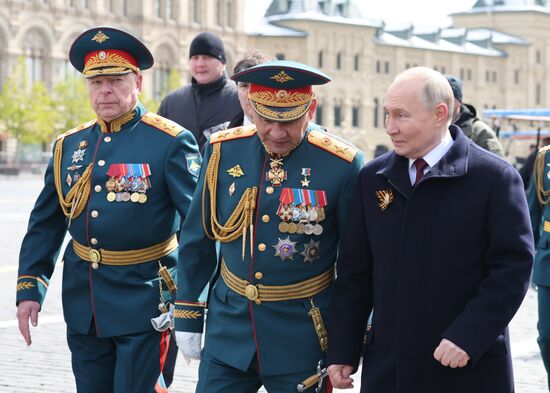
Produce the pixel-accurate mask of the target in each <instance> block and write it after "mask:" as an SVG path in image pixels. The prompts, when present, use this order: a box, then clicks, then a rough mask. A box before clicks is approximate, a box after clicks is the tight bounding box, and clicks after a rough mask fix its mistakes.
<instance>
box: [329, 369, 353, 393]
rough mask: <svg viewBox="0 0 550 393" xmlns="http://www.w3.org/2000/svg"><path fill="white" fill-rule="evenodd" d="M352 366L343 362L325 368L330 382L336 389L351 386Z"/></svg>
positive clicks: (349, 387)
mask: <svg viewBox="0 0 550 393" xmlns="http://www.w3.org/2000/svg"><path fill="white" fill-rule="evenodd" d="M352 372H353V367H352V366H348V365H345V364H331V365H330V366H328V368H327V373H328V376H329V377H330V383H332V386H334V387H335V388H337V389H351V388H353V378H350V375H351V373H352Z"/></svg>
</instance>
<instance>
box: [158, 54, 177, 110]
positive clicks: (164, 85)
mask: <svg viewBox="0 0 550 393" xmlns="http://www.w3.org/2000/svg"><path fill="white" fill-rule="evenodd" d="M174 63H175V62H174V60H173V56H172V52H171V51H170V49H169V48H168V47H166V46H161V47H160V48H159V49H158V50H157V53H156V56H155V71H154V73H153V96H154V98H155V99H156V100H159V101H160V100H161V99H162V98H163V97H164V96H165V95H166V94H167V93H168V92H169V90H170V74H171V72H172V67H171V66H172V64H174Z"/></svg>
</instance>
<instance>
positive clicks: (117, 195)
mask: <svg viewBox="0 0 550 393" xmlns="http://www.w3.org/2000/svg"><path fill="white" fill-rule="evenodd" d="M69 59H70V61H71V63H72V65H73V66H74V67H75V68H76V69H77V70H78V71H79V72H81V73H82V74H83V76H84V78H86V85H87V87H88V93H89V98H90V104H91V106H92V108H93V109H94V111H95V112H96V114H97V119H94V120H92V121H89V122H87V123H85V124H82V125H80V126H77V127H75V128H74V129H72V130H69V131H67V132H66V133H64V134H62V135H60V136H59V137H58V138H57V140H56V141H55V144H54V156H53V158H52V160H50V164H49V165H48V168H47V170H46V175H45V185H44V188H43V190H42V192H41V194H40V196H39V197H38V200H37V202H36V205H35V207H34V209H33V211H32V213H31V218H30V220H29V228H28V231H27V234H26V236H25V239H24V240H23V244H22V245H21V253H20V261H19V273H18V279H17V318H18V321H19V330H20V331H21V335H22V336H23V338H24V339H25V341H26V343H27V345H31V334H30V329H29V319H30V321H31V323H32V325H33V326H37V323H38V313H39V311H40V308H41V305H42V303H43V301H44V297H45V295H46V291H47V288H48V283H49V280H50V278H51V276H52V273H53V271H54V267H55V261H56V259H57V254H58V253H59V251H60V248H61V245H62V243H63V239H64V237H65V234H66V232H69V234H70V236H71V241H70V243H69V245H68V246H67V248H66V250H65V253H64V255H63V261H64V264H63V313H64V317H65V321H66V323H67V343H68V345H69V348H70V350H71V356H72V366H73V372H74V375H75V380H76V389H77V391H78V392H79V393H97V392H110V393H129V392H132V393H151V392H153V391H157V392H161V391H163V390H158V389H161V387H160V386H155V385H156V382H157V379H158V378H159V376H160V373H161V371H162V368H163V364H164V360H165V356H166V349H167V347H168V338H169V335H170V334H169V330H168V329H169V327H170V313H169V308H170V304H169V303H170V293H171V292H174V291H175V283H174V280H173V278H172V275H174V274H175V267H176V259H177V258H178V253H177V249H178V240H177V233H178V231H179V228H180V220H182V219H184V218H185V216H186V215H187V209H188V207H189V204H190V202H191V197H192V194H193V191H194V189H195V185H196V181H197V176H198V174H199V169H200V155H199V152H198V147H197V144H196V142H195V139H194V138H193V136H192V135H191V133H190V132H189V131H187V130H185V129H183V127H181V126H179V125H177V124H175V123H174V122H172V121H170V120H167V119H164V118H162V117H161V116H158V115H156V114H154V113H151V112H148V111H147V110H146V109H145V108H144V107H143V105H142V104H141V103H140V102H139V98H138V97H139V93H140V91H141V86H142V75H141V70H145V69H148V68H150V67H151V66H152V65H153V57H152V56H151V53H150V52H149V50H148V49H147V48H146V47H145V45H143V43H141V42H140V41H139V40H138V39H137V38H135V37H134V36H132V35H130V34H128V33H126V32H124V31H121V30H118V29H114V28H111V27H97V28H93V29H90V30H88V31H85V32H84V33H82V34H81V35H80V36H79V37H78V38H76V40H75V41H74V43H73V45H72V47H71V50H70V53H69ZM151 146H153V148H151ZM159 382H160V383H162V380H160V381H159ZM157 388H158V389H157ZM155 389H156V390H155Z"/></svg>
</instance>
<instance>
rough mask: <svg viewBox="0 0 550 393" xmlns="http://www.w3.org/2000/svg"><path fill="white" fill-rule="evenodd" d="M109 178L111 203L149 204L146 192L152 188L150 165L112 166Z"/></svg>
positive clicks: (107, 186)
mask: <svg viewBox="0 0 550 393" xmlns="http://www.w3.org/2000/svg"><path fill="white" fill-rule="evenodd" d="M107 176H109V180H107V182H106V183H105V188H106V189H107V200H108V201H109V202H128V201H131V202H139V203H145V202H147V195H146V192H147V190H148V189H150V188H151V181H150V180H149V176H151V169H150V167H149V164H111V165H110V166H109V170H108V171H107Z"/></svg>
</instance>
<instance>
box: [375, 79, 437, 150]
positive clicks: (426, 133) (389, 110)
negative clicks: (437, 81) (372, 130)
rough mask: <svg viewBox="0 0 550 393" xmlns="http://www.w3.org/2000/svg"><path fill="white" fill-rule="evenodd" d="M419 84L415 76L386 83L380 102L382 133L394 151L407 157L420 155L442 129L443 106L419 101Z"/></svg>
mask: <svg viewBox="0 0 550 393" xmlns="http://www.w3.org/2000/svg"><path fill="white" fill-rule="evenodd" d="M422 88H423V83H422V82H421V80H419V79H418V78H414V77H411V78H409V79H404V80H399V81H396V82H394V83H392V84H391V85H390V87H389V88H388V91H387V92H386V99H385V101H384V112H385V115H386V118H385V123H386V133H387V134H388V135H389V137H390V138H391V141H392V143H393V146H394V148H395V152H396V153H397V154H398V155H400V156H405V157H407V158H412V159H416V158H421V157H423V156H424V155H425V154H426V153H428V152H429V151H431V150H432V149H433V148H434V147H435V146H437V145H438V144H439V143H440V142H441V140H442V138H443V136H444V135H445V132H446V129H447V128H446V118H447V113H448V112H447V106H446V105H445V104H442V103H441V104H438V105H437V106H436V108H434V109H428V108H426V107H425V105H424V103H423V102H422V101H421V100H420V94H421V92H422Z"/></svg>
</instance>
